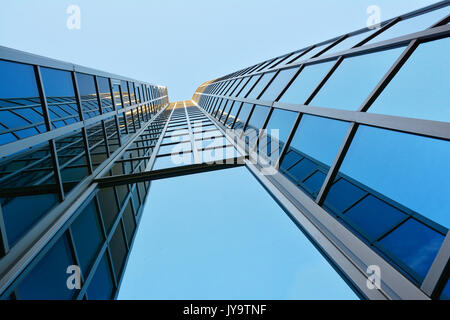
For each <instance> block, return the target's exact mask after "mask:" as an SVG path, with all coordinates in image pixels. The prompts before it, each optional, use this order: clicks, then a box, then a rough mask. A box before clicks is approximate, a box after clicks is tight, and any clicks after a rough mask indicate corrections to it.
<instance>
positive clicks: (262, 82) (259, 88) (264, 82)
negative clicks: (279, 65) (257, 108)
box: [247, 72, 275, 99]
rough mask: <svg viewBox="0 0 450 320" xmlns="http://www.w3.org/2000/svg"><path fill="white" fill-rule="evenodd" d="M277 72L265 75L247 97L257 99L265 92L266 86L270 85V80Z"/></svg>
mask: <svg viewBox="0 0 450 320" xmlns="http://www.w3.org/2000/svg"><path fill="white" fill-rule="evenodd" d="M274 74H275V72H268V73H265V74H264V75H263V76H262V78H261V79H260V80H259V81H258V83H257V84H256V86H255V87H254V88H253V89H252V91H250V94H249V95H248V96H247V98H249V99H256V98H257V97H258V96H259V95H260V94H261V92H262V91H263V90H264V88H265V86H266V85H267V84H268V83H269V81H270V79H272V77H273V76H274Z"/></svg>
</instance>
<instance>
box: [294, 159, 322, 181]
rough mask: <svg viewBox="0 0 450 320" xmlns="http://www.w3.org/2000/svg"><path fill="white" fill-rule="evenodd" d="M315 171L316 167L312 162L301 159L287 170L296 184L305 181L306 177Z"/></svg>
mask: <svg viewBox="0 0 450 320" xmlns="http://www.w3.org/2000/svg"><path fill="white" fill-rule="evenodd" d="M316 169H317V165H316V164H315V163H314V162H312V161H311V160H308V159H306V158H303V160H302V161H300V162H299V163H297V164H296V165H295V166H293V167H292V168H291V169H289V171H288V172H289V173H290V175H291V176H293V177H294V178H295V181H296V182H298V183H300V182H302V181H303V180H305V178H306V177H309V176H310V175H311V174H312V173H313V172H314V171H315V170H316Z"/></svg>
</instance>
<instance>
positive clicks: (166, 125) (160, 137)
mask: <svg viewBox="0 0 450 320" xmlns="http://www.w3.org/2000/svg"><path fill="white" fill-rule="evenodd" d="M176 106H177V102H175V105H174V106H173V108H172V110H171V111H170V115H169V116H168V117H167V118H166V123H165V125H164V128H163V129H162V130H161V133H160V135H159V139H158V142H157V143H156V145H155V148H154V149H153V153H152V155H151V157H150V160H149V161H148V164H147V167H146V168H145V171H151V170H152V169H153V165H154V163H155V160H156V155H157V154H158V152H159V147H160V146H161V143H162V141H163V139H164V135H165V134H166V131H167V127H168V126H169V122H170V118H171V117H172V114H173V112H174V111H175V107H176Z"/></svg>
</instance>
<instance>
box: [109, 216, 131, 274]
mask: <svg viewBox="0 0 450 320" xmlns="http://www.w3.org/2000/svg"><path fill="white" fill-rule="evenodd" d="M109 248H110V251H111V257H112V260H113V265H114V271H115V272H116V277H117V278H120V274H121V273H122V269H123V267H124V265H125V258H126V256H127V247H126V243H125V238H124V237H123V228H122V225H121V224H120V223H119V224H118V225H117V228H116V231H115V232H114V235H113V236H112V238H111V241H110V243H109Z"/></svg>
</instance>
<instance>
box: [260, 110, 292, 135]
mask: <svg viewBox="0 0 450 320" xmlns="http://www.w3.org/2000/svg"><path fill="white" fill-rule="evenodd" d="M297 116H298V113H297V112H293V111H288V110H282V109H274V110H273V112H272V115H271V116H270V119H269V122H268V123H267V133H268V134H271V130H278V139H279V140H280V141H282V142H286V140H287V138H288V135H289V133H290V132H291V130H292V127H293V125H294V122H295V119H297ZM274 133H275V132H274ZM271 135H272V136H273V134H271Z"/></svg>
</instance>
